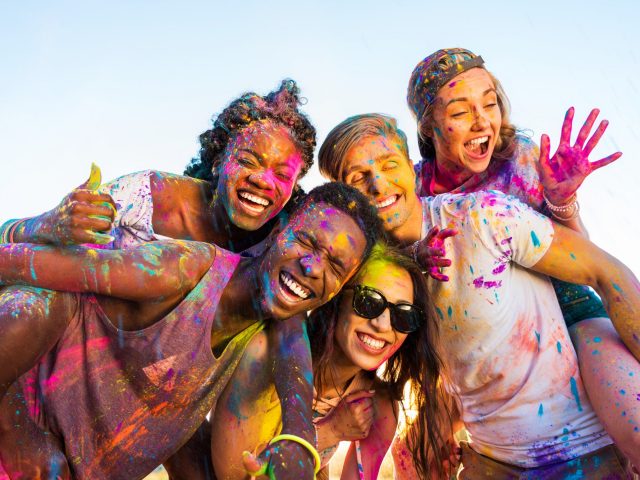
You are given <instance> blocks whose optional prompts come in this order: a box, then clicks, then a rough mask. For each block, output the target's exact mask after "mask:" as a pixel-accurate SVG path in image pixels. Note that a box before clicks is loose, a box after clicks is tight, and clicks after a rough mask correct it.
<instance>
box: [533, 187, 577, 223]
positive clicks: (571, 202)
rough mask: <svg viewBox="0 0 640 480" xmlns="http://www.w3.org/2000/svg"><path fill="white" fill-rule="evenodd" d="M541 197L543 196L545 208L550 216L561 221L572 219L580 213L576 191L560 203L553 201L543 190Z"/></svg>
mask: <svg viewBox="0 0 640 480" xmlns="http://www.w3.org/2000/svg"><path fill="white" fill-rule="evenodd" d="M542 198H544V201H545V204H546V207H547V210H548V211H549V212H550V213H551V216H553V218H555V219H556V220H560V221H561V222H566V221H569V220H573V219H575V218H577V217H578V214H579V213H580V204H579V203H578V195H577V194H576V193H574V194H573V195H572V196H571V197H569V199H567V200H564V201H563V202H562V203H560V202H558V203H554V201H552V200H551V199H549V197H547V195H546V194H545V193H544V192H543V193H542Z"/></svg>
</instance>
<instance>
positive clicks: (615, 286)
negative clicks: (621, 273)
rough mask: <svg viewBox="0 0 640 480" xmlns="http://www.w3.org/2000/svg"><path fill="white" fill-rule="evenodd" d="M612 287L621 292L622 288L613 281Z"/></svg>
mask: <svg viewBox="0 0 640 480" xmlns="http://www.w3.org/2000/svg"><path fill="white" fill-rule="evenodd" d="M613 288H615V289H616V291H618V292H620V293H622V289H621V288H620V286H619V285H618V284H617V283H614V284H613Z"/></svg>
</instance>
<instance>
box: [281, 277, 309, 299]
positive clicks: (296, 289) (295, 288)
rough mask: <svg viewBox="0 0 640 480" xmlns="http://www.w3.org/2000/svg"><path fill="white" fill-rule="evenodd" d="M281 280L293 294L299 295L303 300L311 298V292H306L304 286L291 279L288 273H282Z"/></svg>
mask: <svg viewBox="0 0 640 480" xmlns="http://www.w3.org/2000/svg"><path fill="white" fill-rule="evenodd" d="M280 280H282V283H284V284H285V285H286V286H287V287H289V288H290V289H291V291H292V292H293V293H295V294H296V295H298V296H299V297H300V298H302V299H303V300H305V299H306V298H308V297H309V292H308V291H307V290H305V289H304V288H303V287H302V285H300V284H299V283H298V282H296V281H295V280H294V279H293V278H291V277H290V276H289V275H288V274H287V273H285V272H281V273H280Z"/></svg>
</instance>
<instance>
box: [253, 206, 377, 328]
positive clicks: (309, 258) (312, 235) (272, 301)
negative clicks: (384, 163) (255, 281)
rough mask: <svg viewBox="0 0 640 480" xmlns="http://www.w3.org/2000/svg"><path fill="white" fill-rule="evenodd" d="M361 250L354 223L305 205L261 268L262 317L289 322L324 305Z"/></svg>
mask: <svg viewBox="0 0 640 480" xmlns="http://www.w3.org/2000/svg"><path fill="white" fill-rule="evenodd" d="M365 246H366V240H365V237H364V233H362V230H361V229H360V227H359V226H358V225H357V224H356V222H355V221H354V220H353V218H351V217H350V216H349V215H347V214H346V213H344V212H342V211H341V210H338V209H336V208H334V207H332V206H331V205H328V204H326V203H315V202H309V203H308V204H307V205H305V206H304V207H303V208H301V209H299V210H298V211H297V212H296V213H295V214H294V215H293V216H292V217H291V220H290V221H289V224H288V225H287V227H286V228H285V229H284V230H283V231H282V232H280V233H279V234H278V236H277V237H276V240H275V242H274V243H273V244H272V246H271V248H270V249H269V251H268V252H267V254H266V256H265V258H264V260H263V262H262V265H261V267H260V273H259V274H260V282H261V288H262V298H261V305H262V310H263V312H264V313H265V315H266V316H268V317H270V318H275V319H283V318H289V317H291V316H292V315H295V314H297V313H301V312H304V311H307V310H311V309H313V308H316V307H319V306H320V305H322V304H324V303H326V302H328V301H329V300H330V299H331V298H332V297H334V296H335V295H336V294H337V293H338V292H339V291H340V289H341V288H342V285H344V283H345V282H346V281H347V280H348V279H349V278H351V276H352V275H353V273H354V272H355V271H356V269H357V268H358V266H359V265H360V262H361V261H362V256H363V254H364V250H365Z"/></svg>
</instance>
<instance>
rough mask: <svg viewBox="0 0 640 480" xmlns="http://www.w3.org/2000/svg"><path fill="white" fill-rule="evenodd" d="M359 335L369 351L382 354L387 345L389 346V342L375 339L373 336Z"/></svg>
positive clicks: (360, 333)
mask: <svg viewBox="0 0 640 480" xmlns="http://www.w3.org/2000/svg"><path fill="white" fill-rule="evenodd" d="M357 334H358V338H359V339H360V341H361V342H362V343H364V345H365V346H366V347H367V349H368V350H372V351H374V352H380V351H382V349H384V347H385V345H386V344H387V342H385V341H384V340H379V339H377V338H373V337H372V336H370V335H367V334H366V333H362V332H357Z"/></svg>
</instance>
